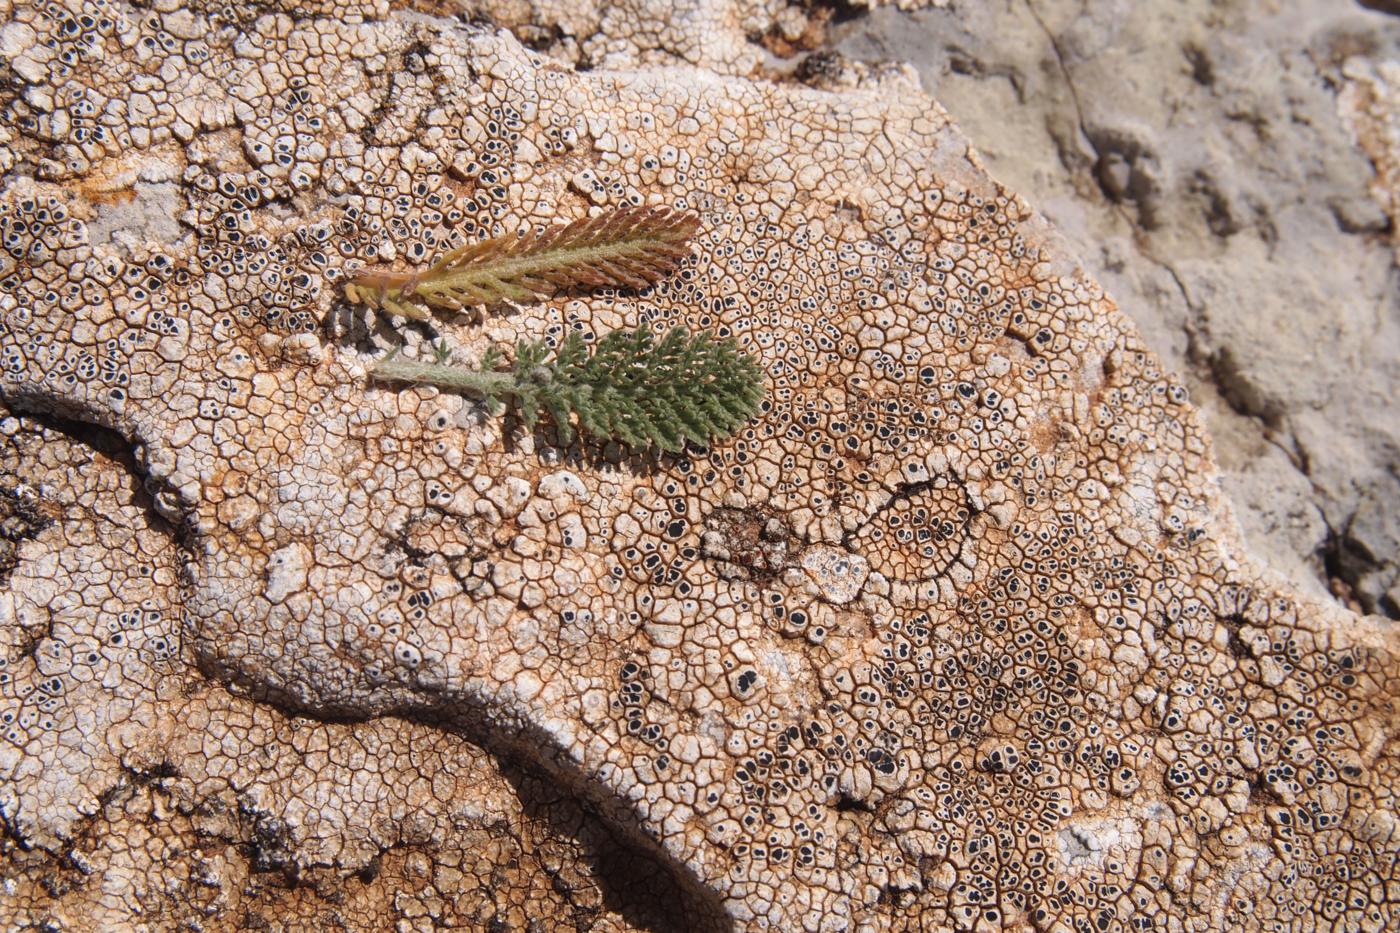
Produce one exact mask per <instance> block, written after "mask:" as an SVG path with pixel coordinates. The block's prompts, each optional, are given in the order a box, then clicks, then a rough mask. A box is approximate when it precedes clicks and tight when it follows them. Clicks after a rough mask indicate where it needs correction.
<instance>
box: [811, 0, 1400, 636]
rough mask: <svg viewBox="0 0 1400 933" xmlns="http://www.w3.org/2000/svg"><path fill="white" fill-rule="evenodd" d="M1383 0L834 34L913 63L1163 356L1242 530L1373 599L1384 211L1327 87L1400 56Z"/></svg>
mask: <svg viewBox="0 0 1400 933" xmlns="http://www.w3.org/2000/svg"><path fill="white" fill-rule="evenodd" d="M1367 7H1370V9H1368V8H1367ZM1395 9H1396V8H1395V6H1394V5H1393V4H1381V3H1369V4H1366V5H1365V6H1363V5H1360V4H1355V3H1349V2H1339V0H1297V2H1289V3H1241V2H1188V3H1133V2H1127V0H1087V2H1085V0H1036V2H1034V3H1031V2H1025V0H993V2H954V3H951V4H949V5H948V6H947V7H946V8H943V9H931V10H924V11H917V12H900V11H898V10H895V9H888V8H886V9H877V10H874V11H872V12H870V13H869V14H868V15H865V14H862V15H860V16H858V17H854V18H852V19H850V20H848V21H846V22H844V23H841V24H838V25H836V26H834V27H833V29H832V32H831V35H830V48H832V49H834V50H835V51H836V52H838V53H840V54H842V55H844V56H847V57H849V58H852V59H857V60H863V61H875V60H895V61H907V62H910V63H912V64H913V65H915V66H916V67H917V69H918V71H919V75H920V77H921V79H922V81H923V84H924V86H925V88H926V90H927V91H928V92H929V93H930V94H931V95H932V96H933V97H934V98H935V99H937V100H938V101H939V102H940V103H941V104H943V106H945V107H946V108H947V109H948V110H949V112H950V113H951V114H952V115H953V116H954V118H955V119H956V120H957V121H958V123H959V124H960V125H961V126H962V127H963V129H964V130H965V131H966V133H967V134H968V136H969V138H970V139H971V140H972V141H973V143H974V144H975V145H976V146H977V147H978V148H979V149H980V151H981V154H982V156H983V158H984V160H985V162H986V164H987V166H988V168H989V169H990V171H991V173H992V174H993V175H994V176H996V177H997V178H998V179H999V180H1001V181H1002V182H1003V183H1004V184H1006V185H1007V186H1008V187H1010V188H1011V189H1012V190H1014V191H1016V192H1017V193H1019V194H1021V195H1022V196H1024V197H1025V198H1027V199H1028V200H1029V201H1031V202H1032V203H1033V204H1034V205H1035V206H1036V207H1037V208H1038V209H1040V210H1041V211H1042V212H1043V213H1044V214H1046V215H1047V216H1048V217H1049V219H1050V220H1051V222H1052V223H1053V224H1054V225H1055V226H1056V227H1057V228H1058V229H1059V230H1060V232H1061V233H1062V234H1063V235H1064V236H1065V237H1066V238H1067V239H1068V240H1069V241H1070V243H1071V245H1072V248H1073V249H1074V250H1075V251H1076V252H1077V253H1078V255H1079V256H1080V257H1081V258H1082V260H1083V262H1084V263H1085V265H1086V267H1087V269H1088V270H1089V272H1090V273H1091V274H1092V275H1093V276H1094V277H1096V278H1097V279H1098V280H1099V281H1100V282H1102V283H1103V284H1104V286H1105V288H1107V289H1108V291H1109V293H1110V294H1111V295H1112V296H1113V297H1114V298H1115V299H1116V300H1117V302H1118V304H1119V306H1120V307H1122V308H1123V309H1124V310H1125V311H1127V313H1128V314H1130V315H1131V316H1132V318H1133V319H1134V320H1135V321H1136V322H1137V324H1138V325H1139V327H1140V328H1141V329H1142V330H1143V332H1144V334H1145V335H1146V337H1147V339H1148V342H1149V344H1150V345H1151V346H1152V347H1153V348H1154V349H1155V350H1157V352H1159V353H1160V354H1162V356H1163V357H1164V358H1165V359H1166V360H1167V362H1168V363H1169V364H1170V365H1171V366H1172V367H1174V368H1176V369H1177V370H1179V371H1180V372H1181V373H1182V374H1183V375H1184V377H1185V379H1186V381H1187V383H1188V385H1189V386H1190V387H1191V390H1192V394H1193V397H1194V399H1195V401H1196V402H1197V403H1198V404H1199V405H1200V406H1201V407H1202V409H1203V410H1204V411H1205V412H1206V415H1207V419H1208V424H1209V429H1210V433H1211V435H1212V437H1213V439H1214V441H1215V451H1216V456H1217V458H1218V459H1219V461H1220V464H1221V468H1222V474H1223V480H1224V484H1225V487H1226V490H1227V492H1228V493H1229V494H1230V496H1231V498H1232V499H1233V501H1234V503H1235V509H1236V517H1237V519H1238V520H1239V522H1240V523H1241V525H1242V526H1243V528H1244V530H1245V533H1246V537H1247V538H1248V541H1249V543H1250V545H1251V546H1252V548H1253V549H1254V550H1255V551H1256V552H1257V553H1258V554H1259V555H1260V556H1261V557H1263V558H1264V559H1266V560H1267V561H1268V562H1269V563H1270V564H1271V565H1272V566H1273V567H1274V568H1275V569H1276V570H1278V571H1280V572H1281V573H1283V574H1285V575H1286V576H1289V577H1290V578H1292V579H1293V580H1295V581H1296V582H1298V583H1300V584H1304V585H1307V584H1311V585H1312V588H1313V589H1314V591H1315V592H1322V591H1325V590H1330V591H1331V592H1332V593H1333V595H1334V596H1336V597H1338V598H1340V599H1341V600H1343V601H1344V602H1347V603H1349V604H1351V605H1352V606H1353V607H1354V608H1362V609H1364V610H1366V611H1368V612H1381V613H1384V614H1387V615H1390V616H1392V617H1394V616H1397V615H1400V567H1398V566H1397V553H1400V415H1397V410H1398V408H1397V399H1398V398H1400V289H1397V270H1396V266H1395V261H1394V256H1395V254H1394V252H1393V247H1394V244H1393V242H1392V236H1393V233H1394V229H1393V219H1392V218H1390V217H1388V216H1387V215H1386V212H1385V210H1383V208H1382V204H1381V203H1379V202H1378V200H1377V198H1376V197H1374V196H1373V194H1374V192H1373V191H1372V190H1370V188H1371V186H1372V184H1373V182H1374V181H1375V180H1376V169H1375V167H1374V166H1373V165H1372V163H1371V161H1370V160H1369V159H1368V157H1367V154H1366V153H1365V152H1363V149H1362V148H1361V147H1360V146H1358V144H1357V141H1356V139H1355V138H1354V137H1353V133H1352V130H1351V128H1350V127H1349V126H1348V125H1347V124H1346V123H1345V122H1344V120H1343V119H1342V117H1341V115H1340V114H1339V96H1340V95H1342V94H1343V93H1344V91H1345V88H1346V85H1347V82H1348V77H1347V75H1348V74H1355V73H1362V72H1369V71H1371V70H1373V63H1380V62H1387V61H1391V60H1394V59H1396V58H1397V57H1400V53H1397V46H1398V45H1400V19H1397V18H1396V17H1395V16H1393V15H1387V13H1386V12H1382V11H1389V12H1390V13H1394V12H1395ZM1392 145H1393V141H1392ZM1392 196H1393V195H1392ZM1392 203H1393V202H1392Z"/></svg>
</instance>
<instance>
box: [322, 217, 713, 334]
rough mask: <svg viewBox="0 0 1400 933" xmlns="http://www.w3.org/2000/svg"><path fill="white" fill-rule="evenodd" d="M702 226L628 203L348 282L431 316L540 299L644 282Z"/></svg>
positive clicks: (355, 294)
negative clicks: (564, 291)
mask: <svg viewBox="0 0 1400 933" xmlns="http://www.w3.org/2000/svg"><path fill="white" fill-rule="evenodd" d="M699 226H700V218H699V217H697V216H696V215H695V214H692V213H689V212H686V211H677V210H674V209H671V208H665V207H661V208H646V207H624V208H620V209H617V210H614V211H610V212H608V213H604V214H599V215H597V216H596V217H585V218H582V219H580V220H576V221H574V222H573V223H569V224H564V225H563V226H557V227H552V228H550V229H548V230H545V231H544V232H543V233H538V232H532V233H528V234H526V235H524V236H515V235H507V236H499V237H491V238H490V239H486V240H480V241H478V242H476V243H469V244H467V245H466V246H462V247H460V248H458V249H455V250H453V251H452V252H450V253H448V254H447V255H445V256H443V257H442V258H441V259H439V260H438V261H437V262H435V263H434V264H433V265H432V266H430V267H429V268H427V269H425V270H422V271H419V272H389V271H373V270H366V271H364V272H361V273H360V274H359V275H356V276H355V277H354V278H352V279H350V281H349V282H347V283H346V285H345V297H346V298H347V299H349V300H350V301H352V302H355V303H356V304H362V305H368V306H369V307H372V308H377V309H382V310H384V311H388V312H390V313H392V314H398V315H402V316H403V317H407V318H413V319H415V320H426V319H427V318H429V317H430V316H431V311H430V309H432V308H443V309H447V310H450V311H460V310H462V309H464V308H466V307H468V306H472V305H489V304H492V303H493V302H497V301H501V300H504V299H510V300H513V301H525V300H531V299H539V298H545V297H548V296H549V295H551V294H553V293H554V291H555V290H557V289H560V288H570V287H584V288H606V287H616V288H645V287H646V286H648V285H650V284H652V283H653V282H656V281H657V280H658V279H661V278H662V277H664V276H665V275H667V274H668V273H669V272H670V271H671V270H672V269H674V268H675V267H676V265H677V263H679V262H680V260H681V259H682V258H684V257H685V256H686V254H687V251H688V249H687V247H688V244H689V242H690V238H691V237H693V236H694V235H695V232H696V230H698V229H699Z"/></svg>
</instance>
